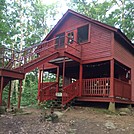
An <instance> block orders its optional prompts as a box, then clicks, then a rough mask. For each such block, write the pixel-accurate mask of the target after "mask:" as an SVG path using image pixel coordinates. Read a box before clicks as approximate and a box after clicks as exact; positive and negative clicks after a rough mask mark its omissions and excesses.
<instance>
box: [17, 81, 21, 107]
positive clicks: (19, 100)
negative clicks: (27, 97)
mask: <svg viewBox="0 0 134 134" xmlns="http://www.w3.org/2000/svg"><path fill="white" fill-rule="evenodd" d="M19 83H20V92H19V98H18V109H20V102H21V93H22V80H19Z"/></svg>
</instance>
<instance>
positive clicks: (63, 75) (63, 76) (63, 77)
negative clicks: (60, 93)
mask: <svg viewBox="0 0 134 134" xmlns="http://www.w3.org/2000/svg"><path fill="white" fill-rule="evenodd" d="M65 62H66V61H65V57H64V60H63V74H62V79H63V81H62V85H63V86H62V87H63V88H64V83H65Z"/></svg>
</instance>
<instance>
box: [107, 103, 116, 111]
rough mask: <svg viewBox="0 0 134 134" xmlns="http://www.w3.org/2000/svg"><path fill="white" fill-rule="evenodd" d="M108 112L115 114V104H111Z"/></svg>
mask: <svg viewBox="0 0 134 134" xmlns="http://www.w3.org/2000/svg"><path fill="white" fill-rule="evenodd" d="M108 110H109V111H111V112H115V102H109V107H108Z"/></svg>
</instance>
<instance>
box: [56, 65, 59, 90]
mask: <svg viewBox="0 0 134 134" xmlns="http://www.w3.org/2000/svg"><path fill="white" fill-rule="evenodd" d="M56 82H57V83H58V84H57V87H56V92H58V91H59V66H58V67H57V74H56Z"/></svg>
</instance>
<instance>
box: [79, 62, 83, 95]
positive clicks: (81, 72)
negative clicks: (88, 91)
mask: <svg viewBox="0 0 134 134" xmlns="http://www.w3.org/2000/svg"><path fill="white" fill-rule="evenodd" d="M82 75H83V66H82V64H80V70H79V82H80V89H79V96H82Z"/></svg>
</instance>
